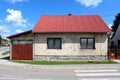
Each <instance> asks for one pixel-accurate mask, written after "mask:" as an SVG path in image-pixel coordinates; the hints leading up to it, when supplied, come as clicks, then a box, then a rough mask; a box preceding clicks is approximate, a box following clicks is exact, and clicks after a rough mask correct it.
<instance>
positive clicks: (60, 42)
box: [8, 14, 111, 61]
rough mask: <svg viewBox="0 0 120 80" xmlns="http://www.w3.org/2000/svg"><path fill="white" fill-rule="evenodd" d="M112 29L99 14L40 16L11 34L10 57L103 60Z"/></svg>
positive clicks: (52, 59) (20, 58)
mask: <svg viewBox="0 0 120 80" xmlns="http://www.w3.org/2000/svg"><path fill="white" fill-rule="evenodd" d="M110 31H111V30H110V29H109V28H108V26H107V25H106V24H105V23H104V21H103V20H102V19H101V17H100V16H99V15H70V14H69V15H43V16H41V17H40V19H39V20H38V22H37V23H36V25H35V27H34V28H33V30H29V31H25V32H23V33H19V34H15V35H11V36H9V37H8V38H9V39H10V40H11V55H10V58H11V59H12V60H50V61H62V60H70V61H71V60H106V59H107V51H108V35H107V32H110Z"/></svg>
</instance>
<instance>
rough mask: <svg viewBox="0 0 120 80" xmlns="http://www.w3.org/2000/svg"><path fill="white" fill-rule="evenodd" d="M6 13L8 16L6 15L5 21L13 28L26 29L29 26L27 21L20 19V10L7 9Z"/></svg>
mask: <svg viewBox="0 0 120 80" xmlns="http://www.w3.org/2000/svg"><path fill="white" fill-rule="evenodd" d="M7 12H8V13H9V15H7V17H6V18H5V20H6V21H7V22H8V23H11V24H12V25H13V26H21V27H26V26H28V25H29V23H28V22H27V20H26V19H24V18H23V17H22V12H21V11H20V10H14V9H7Z"/></svg>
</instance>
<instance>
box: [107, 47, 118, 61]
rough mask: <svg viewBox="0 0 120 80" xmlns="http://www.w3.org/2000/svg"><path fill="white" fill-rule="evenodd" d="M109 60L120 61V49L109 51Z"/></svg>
mask: <svg viewBox="0 0 120 80" xmlns="http://www.w3.org/2000/svg"><path fill="white" fill-rule="evenodd" d="M108 58H109V59H120V49H109V51H108Z"/></svg>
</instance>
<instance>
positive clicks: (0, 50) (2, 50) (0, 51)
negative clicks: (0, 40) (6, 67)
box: [0, 47, 9, 54]
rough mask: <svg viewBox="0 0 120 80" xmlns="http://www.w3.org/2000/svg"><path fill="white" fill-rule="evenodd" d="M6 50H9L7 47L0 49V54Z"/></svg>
mask: <svg viewBox="0 0 120 80" xmlns="http://www.w3.org/2000/svg"><path fill="white" fill-rule="evenodd" d="M7 50H9V47H0V54H1V53H3V52H4V51H7Z"/></svg>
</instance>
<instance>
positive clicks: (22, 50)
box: [11, 44, 33, 60]
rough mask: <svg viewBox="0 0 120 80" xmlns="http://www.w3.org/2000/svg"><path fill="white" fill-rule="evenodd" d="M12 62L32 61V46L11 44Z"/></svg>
mask: <svg viewBox="0 0 120 80" xmlns="http://www.w3.org/2000/svg"><path fill="white" fill-rule="evenodd" d="M11 58H12V60H33V45H32V44H12V56H11Z"/></svg>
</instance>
